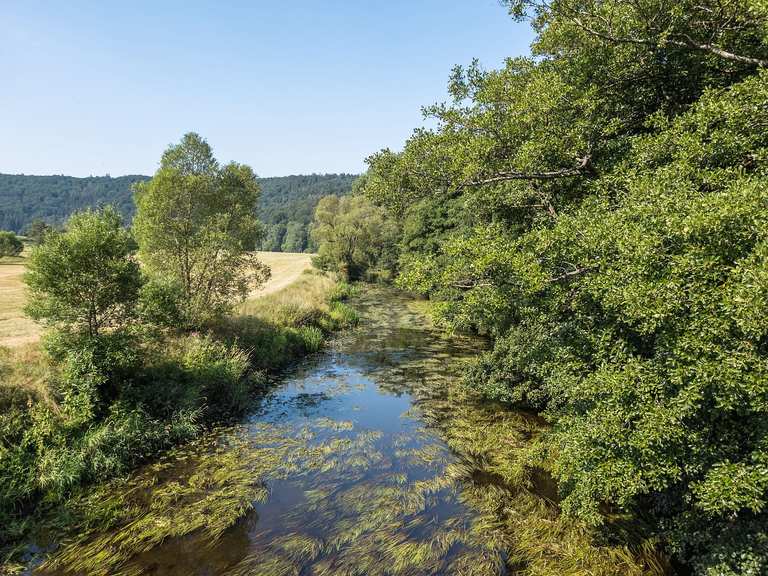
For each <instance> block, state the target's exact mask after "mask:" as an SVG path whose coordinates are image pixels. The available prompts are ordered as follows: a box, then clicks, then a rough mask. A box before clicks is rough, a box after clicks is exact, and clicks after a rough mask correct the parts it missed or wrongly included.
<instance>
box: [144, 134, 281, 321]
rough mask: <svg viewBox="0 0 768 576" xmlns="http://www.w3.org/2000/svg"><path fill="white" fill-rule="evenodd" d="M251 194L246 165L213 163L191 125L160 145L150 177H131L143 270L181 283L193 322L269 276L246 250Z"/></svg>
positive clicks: (254, 191)
mask: <svg viewBox="0 0 768 576" xmlns="http://www.w3.org/2000/svg"><path fill="white" fill-rule="evenodd" d="M258 199H259V185H258V183H257V181H256V176H255V175H254V173H253V171H252V170H251V168H249V167H248V166H245V165H242V164H237V163H234V162H233V163H230V164H227V165H225V166H220V165H219V163H218V162H217V161H216V159H215V158H214V157H213V153H212V151H211V148H210V146H209V145H208V143H207V142H206V141H205V140H203V139H202V138H201V137H200V136H198V135H197V134H194V133H190V134H186V135H185V136H184V137H183V139H182V141H181V142H180V143H179V144H177V145H173V146H170V147H169V148H168V149H167V150H166V151H165V153H164V154H163V157H162V160H161V162H160V168H159V169H158V171H157V172H156V173H155V175H154V177H153V178H152V179H151V180H150V181H148V182H144V183H139V184H137V185H136V188H135V200H136V217H135V218H134V221H133V230H134V234H135V235H136V239H137V240H138V243H139V256H140V259H141V261H142V263H143V264H145V265H146V267H147V270H148V271H149V272H150V274H152V275H155V276H168V277H170V278H172V279H173V280H175V281H177V282H178V283H179V284H180V285H181V287H182V289H183V292H184V301H183V302H182V306H183V308H184V310H185V316H186V317H187V318H188V319H189V321H190V322H191V323H192V324H194V325H199V324H201V323H203V322H204V321H205V320H207V319H209V318H211V317H215V316H217V315H221V314H223V313H226V312H227V311H228V310H230V308H231V306H232V305H233V304H234V302H235V301H236V300H238V299H243V298H245V296H246V295H247V293H248V291H249V290H250V289H251V288H253V287H255V286H258V285H260V284H261V283H262V282H264V281H265V280H266V278H267V277H268V274H269V270H268V268H266V266H264V265H263V264H262V263H261V262H259V261H258V259H257V258H256V257H255V255H254V254H253V253H252V252H251V251H253V250H254V249H255V247H256V244H257V242H258V241H259V239H260V238H261V235H262V230H261V226H260V225H259V222H258V220H257V219H256V216H255V213H256V204H257V201H258Z"/></svg>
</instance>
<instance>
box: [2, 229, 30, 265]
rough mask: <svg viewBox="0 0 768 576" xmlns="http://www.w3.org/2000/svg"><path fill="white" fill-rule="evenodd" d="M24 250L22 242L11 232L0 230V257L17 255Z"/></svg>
mask: <svg viewBox="0 0 768 576" xmlns="http://www.w3.org/2000/svg"><path fill="white" fill-rule="evenodd" d="M22 250H24V244H23V243H22V241H21V240H19V238H18V236H16V234H14V233H13V232H8V231H6V230H0V258H2V257H3V256H18V255H19V254H21V252H22Z"/></svg>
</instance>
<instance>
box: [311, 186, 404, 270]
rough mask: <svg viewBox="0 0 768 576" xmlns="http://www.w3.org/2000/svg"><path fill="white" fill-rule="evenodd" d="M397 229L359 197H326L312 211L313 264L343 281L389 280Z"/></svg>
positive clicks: (374, 207)
mask: <svg viewBox="0 0 768 576" xmlns="http://www.w3.org/2000/svg"><path fill="white" fill-rule="evenodd" d="M397 233H398V229H397V226H395V225H394V224H393V223H392V221H391V219H389V218H387V215H386V213H385V212H384V210H382V209H381V208H378V207H377V206H375V205H373V204H372V203H371V202H370V201H369V200H367V199H366V198H365V197H363V196H360V195H353V196H346V197H341V198H339V197H338V196H326V197H325V198H323V199H321V200H320V202H319V203H318V205H317V209H316V210H315V221H314V224H313V226H312V237H313V238H314V239H315V241H316V242H317V244H318V256H317V258H316V260H315V264H316V265H317V266H318V267H320V268H322V269H326V270H333V271H336V272H339V273H340V274H341V275H342V277H343V278H346V279H352V280H356V279H360V278H363V277H366V276H376V275H383V276H389V275H391V273H392V272H393V270H394V266H395V261H394V260H395V253H396V241H397Z"/></svg>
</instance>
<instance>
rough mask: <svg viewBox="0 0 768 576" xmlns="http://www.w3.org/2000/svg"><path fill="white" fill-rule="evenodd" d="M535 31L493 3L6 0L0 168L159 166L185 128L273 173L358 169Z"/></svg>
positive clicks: (81, 172)
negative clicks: (475, 61) (463, 70)
mask: <svg viewBox="0 0 768 576" xmlns="http://www.w3.org/2000/svg"><path fill="white" fill-rule="evenodd" d="M532 37H533V36H532V32H531V30H530V29H529V27H528V26H527V25H525V24H517V23H515V22H513V21H512V20H511V18H509V16H508V15H507V14H506V11H505V9H504V8H503V7H502V6H501V5H500V3H499V2H498V0H463V1H459V0H442V1H440V0H411V1H407V0H390V1H386V0H375V1H367V0H345V1H341V0H324V1H321V0H316V1H309V0H294V1H287V0H282V1H281V0H272V1H269V2H267V1H252V2H247V1H241V2H235V1H230V2H227V1H222V2H182V1H178V2H171V1H162V2H151V1H146V2H144V1H137V2H111V1H107V2H103V1H102V2H77V1H74V2H59V1H49V2H37V1H34V0H19V1H15V0H0V78H2V83H1V84H0V172H3V173H14V174H15V173H25V174H68V175H74V176H87V175H91V174H93V175H102V174H106V173H109V174H112V175H113V176H116V175H122V174H151V173H152V172H154V171H155V169H156V167H157V163H158V160H159V158H160V154H161V153H162V151H163V150H164V149H165V147H166V146H167V145H168V144H169V143H171V142H174V141H177V140H178V139H179V138H180V137H181V135H182V134H183V133H185V132H189V131H196V132H199V133H200V134H201V135H203V136H204V137H205V138H207V139H208V141H209V143H210V144H211V145H212V146H213V149H214V152H215V154H216V156H217V157H218V158H219V159H220V160H223V161H228V160H237V161H238V162H243V163H246V164H249V165H251V166H252V167H253V168H254V170H255V171H256V172H257V173H258V174H259V175H262V176H278V175H285V174H298V173H310V172H360V171H362V170H363V167H364V164H363V159H364V158H365V156H367V155H368V154H370V153H372V152H375V151H376V150H378V149H380V148H383V147H390V148H394V149H399V148H400V147H401V146H402V143H403V141H404V140H405V139H406V138H407V137H408V136H409V134H410V133H411V131H412V130H413V128H414V127H416V126H418V125H420V124H422V118H421V111H420V108H421V106H423V105H427V104H431V103H434V102H438V101H443V100H445V99H446V82H447V78H448V74H449V72H450V69H451V67H452V66H453V65H454V64H467V63H469V62H470V61H471V59H472V58H473V57H477V58H479V59H480V61H481V62H482V64H483V65H484V66H485V67H487V68H491V67H498V66H499V65H500V64H501V63H502V62H503V59H504V58H505V57H507V56H515V55H521V54H526V53H527V52H528V47H529V44H530V42H531V40H532Z"/></svg>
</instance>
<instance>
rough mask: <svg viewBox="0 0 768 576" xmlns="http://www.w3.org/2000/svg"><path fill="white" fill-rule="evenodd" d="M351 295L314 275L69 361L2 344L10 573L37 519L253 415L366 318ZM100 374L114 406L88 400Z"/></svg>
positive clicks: (4, 517) (0, 423)
mask: <svg viewBox="0 0 768 576" xmlns="http://www.w3.org/2000/svg"><path fill="white" fill-rule="evenodd" d="M346 294H347V292H346V290H345V288H344V287H343V286H340V285H339V284H338V283H337V282H336V280H335V277H333V276H330V275H327V274H323V273H319V272H315V271H305V272H304V273H302V274H300V275H299V276H298V279H297V280H296V281H295V282H294V283H292V284H290V285H288V286H286V287H283V288H282V289H281V290H278V291H276V292H273V293H272V294H269V295H267V296H263V297H260V298H257V299H254V300H251V301H248V302H246V303H245V304H244V305H243V307H242V308H241V310H240V311H239V313H238V314H236V315H233V316H231V317H229V318H226V319H224V320H222V321H220V322H216V323H215V324H211V325H210V326H208V327H207V329H206V330H204V331H199V332H195V333H181V332H173V331H167V330H165V331H161V330H154V329H149V328H147V327H143V326H142V327H137V328H136V329H135V330H132V331H127V332H125V333H121V334H120V335H115V337H114V338H112V337H108V338H103V339H102V342H100V344H99V347H98V348H93V347H87V346H86V347H83V348H82V352H81V353H79V354H78V356H77V358H76V359H74V361H72V362H70V361H68V360H67V359H63V358H58V357H57V355H56V354H57V353H56V350H57V343H56V342H55V341H52V342H47V343H46V345H45V347H41V346H39V345H37V344H28V345H25V346H20V347H16V348H13V349H10V348H2V347H0V376H1V378H0V487H1V488H0V548H2V554H3V556H2V557H0V562H3V564H4V568H3V569H2V570H0V573H2V571H3V570H5V571H6V572H12V571H13V570H18V569H20V564H18V563H17V562H16V561H17V559H18V558H19V557H20V554H23V550H24V546H23V545H20V543H21V542H23V541H24V540H25V538H26V535H27V534H29V533H30V531H31V530H32V528H33V527H34V528H35V529H39V527H40V525H41V523H42V524H44V525H47V526H48V529H49V530H52V531H53V533H56V532H58V531H60V530H63V529H64V528H65V527H66V526H67V524H68V523H69V517H68V515H70V514H72V509H71V507H70V506H69V504H70V503H71V502H72V501H73V499H75V498H77V495H78V494H79V493H80V491H81V490H82V487H83V486H88V485H100V484H103V483H104V482H107V481H108V480H109V479H110V478H113V477H115V476H122V475H124V474H126V473H127V472H129V471H130V470H131V469H133V468H135V467H136V466H137V465H139V464H141V463H142V462H145V461H147V460H153V459H155V458H156V457H157V455H158V454H160V453H162V452H164V451H166V450H168V449H169V448H171V447H173V446H176V445H179V444H184V443H186V442H189V441H191V440H193V439H194V438H197V437H199V436H200V435H201V434H204V433H205V432H206V430H208V429H210V428H211V426H214V425H216V424H217V423H220V422H222V421H226V420H227V419H230V418H232V417H237V416H238V415H241V414H243V413H245V412H247V411H248V410H249V409H250V408H251V407H252V406H253V403H254V402H255V401H257V400H258V398H259V396H260V394H262V393H263V390H264V389H265V387H266V386H267V384H268V382H269V381H270V379H271V378H272V376H271V374H274V373H275V372H277V371H279V370H280V369H282V368H283V367H285V366H286V365H287V364H289V363H291V362H293V361H295V360H296V359H297V358H300V357H302V356H305V355H307V354H310V353H313V352H316V351H318V350H319V349H320V348H321V347H322V345H323V342H324V340H325V338H326V337H327V336H328V335H329V334H330V333H331V332H333V331H335V330H338V329H340V328H342V327H344V326H348V325H351V324H353V323H354V322H355V321H356V316H355V314H354V312H353V311H352V310H351V309H349V308H347V307H346V306H345V305H344V304H343V303H342V302H341V300H343V299H344V298H345V296H346ZM99 366H109V370H108V371H106V372H105V371H103V370H100V369H99ZM94 381H97V382H99V385H100V386H101V387H102V388H105V387H106V389H107V390H108V391H109V394H110V396H108V398H109V399H110V400H109V401H108V403H105V402H96V401H93V400H92V399H91V397H89V396H88V390H89V386H91V385H92V383H93V382H94ZM65 384H66V385H65ZM63 391H66V392H63ZM62 394H66V397H62ZM78 395H79V396H78Z"/></svg>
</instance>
